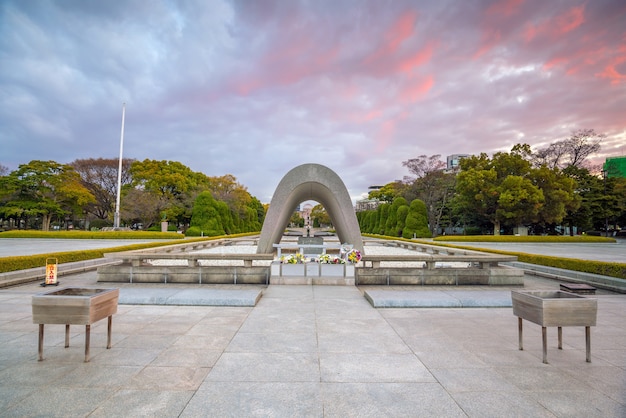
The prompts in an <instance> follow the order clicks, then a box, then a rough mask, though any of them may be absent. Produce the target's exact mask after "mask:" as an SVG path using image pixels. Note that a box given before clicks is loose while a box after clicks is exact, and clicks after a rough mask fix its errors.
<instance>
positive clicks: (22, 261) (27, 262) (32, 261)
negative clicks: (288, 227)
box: [0, 232, 258, 273]
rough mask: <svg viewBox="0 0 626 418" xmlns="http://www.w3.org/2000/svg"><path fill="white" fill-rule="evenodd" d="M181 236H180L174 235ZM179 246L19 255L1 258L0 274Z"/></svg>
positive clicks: (156, 244) (146, 245)
mask: <svg viewBox="0 0 626 418" xmlns="http://www.w3.org/2000/svg"><path fill="white" fill-rule="evenodd" d="M257 234H258V232H251V233H243V234H234V235H228V236H219V237H211V238H208V237H204V238H190V239H186V240H185V242H186V243H187V242H196V241H208V240H214V239H224V238H239V237H244V236H248V235H257ZM175 235H181V234H175ZM173 244H179V242H178V241H159V242H149V243H144V244H133V245H124V246H121V247H112V248H100V249H94V250H83V251H66V252H58V253H49V254H35V255H20V256H14V257H2V258H0V273H6V272H9V271H16V270H25V269H30V268H36V267H44V266H45V265H46V259H47V258H56V259H57V260H58V263H59V264H62V263H71V262H75V261H84V260H92V259H95V258H102V257H104V253H116V252H121V251H133V250H141V249H144V248H154V247H163V246H166V245H173Z"/></svg>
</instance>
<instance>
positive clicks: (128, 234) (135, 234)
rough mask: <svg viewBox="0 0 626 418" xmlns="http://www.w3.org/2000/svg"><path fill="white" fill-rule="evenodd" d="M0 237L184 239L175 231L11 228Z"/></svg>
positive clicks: (1, 233) (0, 233)
mask: <svg viewBox="0 0 626 418" xmlns="http://www.w3.org/2000/svg"><path fill="white" fill-rule="evenodd" d="M0 238H52V239H184V238H185V236H184V235H183V234H179V233H177V232H150V231H33V230H17V229H14V230H11V231H5V232H0Z"/></svg>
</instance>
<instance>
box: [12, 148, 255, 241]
mask: <svg viewBox="0 0 626 418" xmlns="http://www.w3.org/2000/svg"><path fill="white" fill-rule="evenodd" d="M118 166H119V160H117V159H103V158H98V159H93V158H92V159H79V160H76V161H74V162H72V163H70V164H60V163H57V162H55V161H39V160H34V161H31V162H29V163H27V164H22V165H20V166H19V167H18V169H17V170H15V171H12V172H9V171H8V169H7V168H6V167H3V166H0V221H2V225H0V226H2V227H4V228H7V227H8V228H34V229H42V230H44V231H47V230H49V229H50V228H51V226H53V227H56V228H62V229H68V228H72V227H75V228H80V229H88V228H102V227H108V226H112V225H113V214H114V212H115V205H116V199H117V181H118ZM120 194H121V199H120V200H121V205H120V218H121V223H122V225H123V226H127V227H132V228H142V229H151V228H159V229H160V221H168V223H169V224H170V225H171V228H172V229H174V230H176V229H178V230H184V231H185V232H186V234H187V235H201V234H204V235H222V234H232V233H240V232H251V231H259V230H260V229H261V226H262V224H263V220H264V217H265V208H264V207H263V205H262V204H261V202H260V201H259V200H258V199H257V198H256V197H254V196H252V195H250V193H249V192H248V191H247V189H246V188H245V187H244V186H243V185H241V184H239V183H238V182H237V179H236V178H235V177H234V176H232V175H230V174H227V175H224V176H218V177H211V176H207V175H205V174H203V173H200V172H194V171H192V170H191V169H190V168H189V167H186V166H185V165H183V164H181V163H179V162H174V161H156V160H148V159H146V160H143V161H137V160H134V159H123V160H122V170H121V193H120Z"/></svg>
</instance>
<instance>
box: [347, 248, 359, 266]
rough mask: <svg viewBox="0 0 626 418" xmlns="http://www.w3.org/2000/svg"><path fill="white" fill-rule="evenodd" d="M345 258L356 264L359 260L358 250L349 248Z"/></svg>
mask: <svg viewBox="0 0 626 418" xmlns="http://www.w3.org/2000/svg"><path fill="white" fill-rule="evenodd" d="M346 258H347V259H348V261H349V262H350V263H352V264H356V263H358V262H359V261H361V252H360V251H359V250H351V251H350V252H349V253H348V255H347V256H346Z"/></svg>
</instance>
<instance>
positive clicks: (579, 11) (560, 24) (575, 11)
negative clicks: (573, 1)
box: [554, 5, 585, 35]
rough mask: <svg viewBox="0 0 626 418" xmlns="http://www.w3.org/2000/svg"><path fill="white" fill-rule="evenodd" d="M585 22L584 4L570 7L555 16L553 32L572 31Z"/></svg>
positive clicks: (560, 33)
mask: <svg viewBox="0 0 626 418" xmlns="http://www.w3.org/2000/svg"><path fill="white" fill-rule="evenodd" d="M584 22H585V6H584V5H582V6H578V7H572V8H571V9H569V10H568V11H567V12H565V13H563V14H562V15H560V16H557V17H556V18H555V21H554V23H555V32H556V33H557V34H559V35H564V34H566V33H568V32H571V31H573V30H574V29H576V28H577V27H579V26H580V25H582V24H583V23H584Z"/></svg>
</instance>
